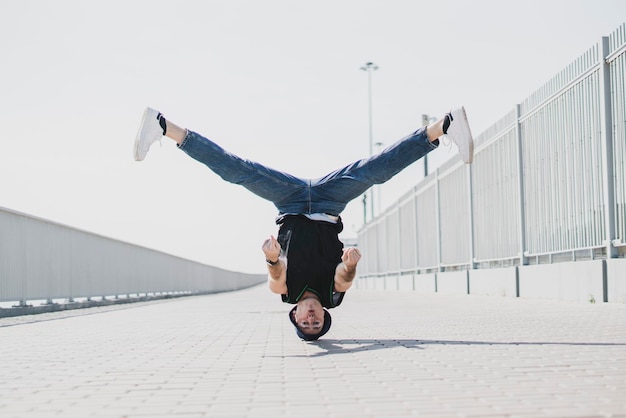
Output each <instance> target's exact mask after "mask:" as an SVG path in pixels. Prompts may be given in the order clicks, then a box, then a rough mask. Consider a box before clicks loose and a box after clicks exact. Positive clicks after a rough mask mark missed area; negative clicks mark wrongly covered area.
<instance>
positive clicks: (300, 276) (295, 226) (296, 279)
mask: <svg viewBox="0 0 626 418" xmlns="http://www.w3.org/2000/svg"><path fill="white" fill-rule="evenodd" d="M276 223H277V224H278V225H280V229H279V231H278V242H279V243H280V246H281V248H282V251H283V252H284V253H285V255H286V257H287V294H286V295H281V297H282V300H283V302H285V303H297V302H298V300H300V298H301V297H302V295H303V294H304V292H305V291H307V290H308V291H310V292H312V293H314V294H316V295H317V296H318V297H319V298H320V302H321V303H322V306H323V307H325V308H328V309H330V308H334V307H336V306H339V305H340V304H341V301H342V300H343V296H344V293H345V292H335V269H336V268H337V265H338V264H339V263H341V256H342V254H343V243H342V242H341V241H339V237H338V235H339V233H340V232H341V231H342V229H343V224H342V222H341V218H340V219H339V220H338V221H337V223H336V224H333V223H331V222H325V221H313V220H311V219H309V218H307V217H306V216H304V215H285V216H281V217H280V218H278V219H277V220H276Z"/></svg>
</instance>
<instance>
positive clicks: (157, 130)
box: [135, 107, 163, 161]
mask: <svg viewBox="0 0 626 418" xmlns="http://www.w3.org/2000/svg"><path fill="white" fill-rule="evenodd" d="M160 115H161V114H160V113H159V112H158V111H156V110H154V109H152V108H150V107H147V108H146V110H145V111H144V112H143V119H141V125H139V132H137V137H136V138H135V160H136V161H141V160H143V159H144V158H146V154H147V153H148V150H149V149H150V146H151V145H152V144H154V143H155V142H156V141H159V142H160V141H161V138H162V137H163V128H161V125H160V124H159V116H160Z"/></svg>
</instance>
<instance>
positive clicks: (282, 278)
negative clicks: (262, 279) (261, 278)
mask: <svg viewBox="0 0 626 418" xmlns="http://www.w3.org/2000/svg"><path fill="white" fill-rule="evenodd" d="M262 249H263V252H264V253H265V261H266V262H267V272H268V273H269V274H268V275H267V283H268V285H269V287H270V290H271V291H272V292H273V293H277V294H279V295H286V294H287V266H286V264H285V260H283V259H281V258H280V244H279V243H278V240H276V238H274V236H273V235H272V236H270V238H269V239H266V240H265V242H263V247H262Z"/></svg>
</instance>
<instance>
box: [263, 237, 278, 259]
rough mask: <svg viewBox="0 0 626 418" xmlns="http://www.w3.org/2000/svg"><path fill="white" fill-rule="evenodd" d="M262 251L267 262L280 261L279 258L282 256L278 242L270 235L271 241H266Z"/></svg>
mask: <svg viewBox="0 0 626 418" xmlns="http://www.w3.org/2000/svg"><path fill="white" fill-rule="evenodd" d="M261 249H262V250H263V252H264V253H265V258H266V259H267V260H270V261H276V260H278V257H279V256H280V244H279V243H278V240H277V239H276V238H274V235H270V237H269V239H266V240H265V241H264V242H263V246H262V247H261Z"/></svg>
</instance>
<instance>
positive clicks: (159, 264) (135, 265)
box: [0, 207, 266, 306]
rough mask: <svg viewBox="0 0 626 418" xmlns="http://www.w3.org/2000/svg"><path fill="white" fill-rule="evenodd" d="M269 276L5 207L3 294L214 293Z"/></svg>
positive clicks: (0, 263) (18, 298)
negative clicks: (222, 266)
mask: <svg viewBox="0 0 626 418" xmlns="http://www.w3.org/2000/svg"><path fill="white" fill-rule="evenodd" d="M264 280H266V276H265V275H262V274H244V273H238V272H233V271H227V270H222V269H219V268H216V267H212V266H207V265H204V264H201V263H197V262H193V261H189V260H185V259H182V258H179V257H175V256H172V255H169V254H165V253H161V252H159V251H155V250H151V249H148V248H144V247H140V246H137V245H133V244H129V243H126V242H122V241H117V240H114V239H110V238H106V237H103V236H99V235H96V234H92V233H89V232H85V231H81V230H78V229H74V228H70V227H67V226H64V225H60V224H57V223H53V222H50V221H47V220H44V219H39V218H35V217H32V216H29V215H26V214H23V213H19V212H15V211H12V210H9V209H5V208H1V207H0V302H6V301H9V302H14V301H15V302H18V304H20V305H22V306H23V305H25V304H26V303H27V301H33V300H43V301H49V302H52V301H53V300H55V299H65V300H69V301H74V300H75V299H78V298H86V299H92V298H107V297H111V296H113V297H119V296H130V295H142V294H143V295H148V294H186V293H210V292H222V291H228V290H235V289H241V288H244V287H248V286H252V285H255V284H258V283H261V282H263V281H264Z"/></svg>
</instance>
